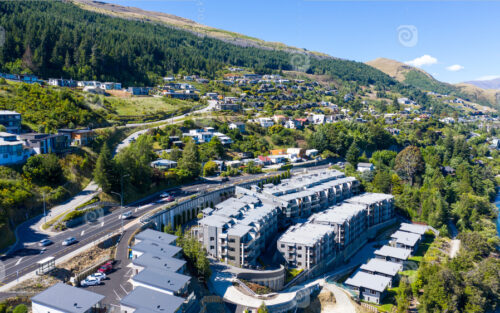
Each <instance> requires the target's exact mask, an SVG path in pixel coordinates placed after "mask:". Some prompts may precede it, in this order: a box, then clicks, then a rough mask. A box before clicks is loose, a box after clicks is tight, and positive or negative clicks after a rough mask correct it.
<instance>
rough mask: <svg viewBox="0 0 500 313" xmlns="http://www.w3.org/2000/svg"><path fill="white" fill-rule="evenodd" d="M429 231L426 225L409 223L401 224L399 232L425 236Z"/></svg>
mask: <svg viewBox="0 0 500 313" xmlns="http://www.w3.org/2000/svg"><path fill="white" fill-rule="evenodd" d="M428 229H429V227H428V226H426V225H418V224H409V223H401V227H399V230H402V231H406V232H409V233H415V234H419V235H423V234H425V232H426V231H427V230H428Z"/></svg>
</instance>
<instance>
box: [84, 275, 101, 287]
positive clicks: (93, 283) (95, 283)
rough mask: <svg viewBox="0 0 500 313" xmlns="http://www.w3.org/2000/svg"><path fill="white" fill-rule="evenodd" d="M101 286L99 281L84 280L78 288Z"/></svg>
mask: <svg viewBox="0 0 500 313" xmlns="http://www.w3.org/2000/svg"><path fill="white" fill-rule="evenodd" d="M100 284H101V280H100V279H97V278H89V277H87V278H85V279H84V280H82V281H81V282H80V286H82V287H87V286H97V285H100Z"/></svg>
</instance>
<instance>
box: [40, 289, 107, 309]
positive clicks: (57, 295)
mask: <svg viewBox="0 0 500 313" xmlns="http://www.w3.org/2000/svg"><path fill="white" fill-rule="evenodd" d="M103 299H104V296H103V295H100V294H97V293H94V292H90V291H87V290H83V289H81V288H77V287H72V286H70V285H66V284H63V283H58V284H56V285H54V286H52V287H50V288H48V289H46V290H45V291H42V292H41V293H39V294H37V295H36V296H34V297H33V298H31V308H32V312H33V313H93V312H99V311H100V310H104V309H105V306H104V305H103V304H102V300H103Z"/></svg>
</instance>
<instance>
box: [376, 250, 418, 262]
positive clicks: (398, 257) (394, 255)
mask: <svg viewBox="0 0 500 313" xmlns="http://www.w3.org/2000/svg"><path fill="white" fill-rule="evenodd" d="M374 253H375V257H376V258H377V259H382V260H386V261H390V262H395V263H399V264H404V262H405V261H406V260H408V258H409V257H410V255H411V251H410V250H407V249H404V248H396V247H391V246H382V248H380V249H378V250H375V252H374Z"/></svg>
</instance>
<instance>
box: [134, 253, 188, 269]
mask: <svg viewBox="0 0 500 313" xmlns="http://www.w3.org/2000/svg"><path fill="white" fill-rule="evenodd" d="M132 264H134V265H138V266H142V267H147V268H156V269H161V270H167V271H170V272H177V271H179V270H180V269H181V268H182V267H183V266H184V265H185V264H186V261H184V260H180V259H176V258H168V257H159V256H155V255H152V254H149V253H144V254H142V255H141V256H140V257H138V258H135V259H133V260H132Z"/></svg>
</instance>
